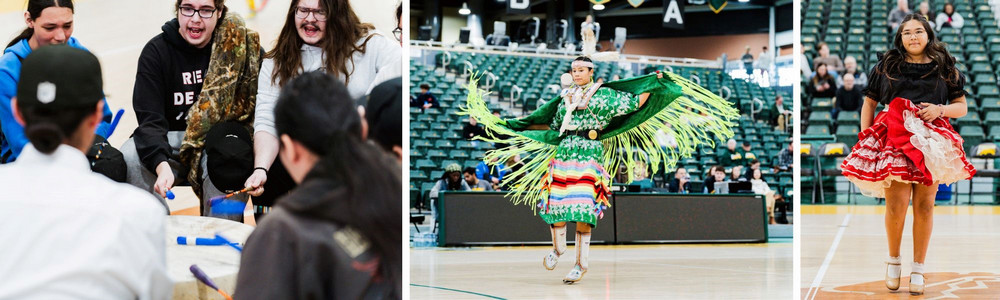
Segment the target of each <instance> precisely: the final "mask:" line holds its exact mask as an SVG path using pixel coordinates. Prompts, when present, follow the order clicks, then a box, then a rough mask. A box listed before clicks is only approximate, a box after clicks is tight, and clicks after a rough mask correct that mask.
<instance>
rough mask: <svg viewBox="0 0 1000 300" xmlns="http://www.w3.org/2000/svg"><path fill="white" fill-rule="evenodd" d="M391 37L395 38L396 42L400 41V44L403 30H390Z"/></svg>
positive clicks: (397, 28)
mask: <svg viewBox="0 0 1000 300" xmlns="http://www.w3.org/2000/svg"><path fill="white" fill-rule="evenodd" d="M392 35H394V36H396V40H397V41H400V42H402V41H403V29H402V28H399V27H396V29H393V30H392Z"/></svg>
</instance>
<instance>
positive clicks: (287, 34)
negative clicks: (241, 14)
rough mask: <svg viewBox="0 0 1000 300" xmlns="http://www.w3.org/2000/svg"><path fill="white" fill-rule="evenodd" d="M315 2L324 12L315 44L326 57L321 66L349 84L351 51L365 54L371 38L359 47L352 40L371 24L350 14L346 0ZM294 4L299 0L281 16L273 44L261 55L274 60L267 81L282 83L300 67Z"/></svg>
mask: <svg viewBox="0 0 1000 300" xmlns="http://www.w3.org/2000/svg"><path fill="white" fill-rule="evenodd" d="M319 3H320V5H319V6H320V9H322V10H323V11H325V12H326V28H323V39H321V40H320V42H319V45H318V46H319V47H320V48H322V49H323V54H324V56H325V57H326V61H325V62H324V63H323V65H324V68H323V69H324V70H325V71H326V72H328V73H330V74H333V75H339V74H343V75H344V83H345V84H346V83H349V82H351V74H350V73H348V71H347V63H348V62H349V61H350V60H351V57H352V56H353V55H354V52H361V53H365V51H366V49H367V48H368V40H370V39H371V37H368V39H365V41H364V42H363V43H361V45H360V46H359V45H356V43H357V42H358V40H359V39H361V37H363V36H366V35H368V32H369V31H371V30H374V29H375V26H373V25H372V24H369V23H361V19H359V18H358V15H356V14H354V10H353V9H351V3H350V2H348V0H320V2H319ZM298 5H299V0H294V1H292V4H291V6H289V8H288V16H287V17H285V26H284V27H282V28H281V32H280V33H278V41H277V44H276V45H275V46H274V49H272V50H271V51H270V52H268V53H267V54H266V55H264V58H270V59H273V60H274V71H273V72H272V73H271V83H272V84H277V85H279V86H284V85H285V83H286V82H288V81H289V80H290V79H291V78H292V77H295V75H296V74H298V73H299V70H300V69H301V68H302V43H303V42H302V39H300V38H299V33H298V29H297V28H296V27H295V10H296V9H297V8H298ZM352 72H353V71H352Z"/></svg>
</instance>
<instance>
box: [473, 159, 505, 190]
mask: <svg viewBox="0 0 1000 300" xmlns="http://www.w3.org/2000/svg"><path fill="white" fill-rule="evenodd" d="M491 163H492V162H491ZM507 173H509V170H508V169H507V165H505V164H503V163H500V164H497V165H493V166H491V165H490V164H488V163H486V162H485V161H480V162H479V164H478V165H476V177H478V178H479V179H482V180H486V181H487V182H489V183H490V184H491V185H493V189H494V190H497V189H499V188H498V187H499V186H500V181H502V180H503V176H504V175H507Z"/></svg>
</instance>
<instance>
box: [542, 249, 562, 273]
mask: <svg viewBox="0 0 1000 300" xmlns="http://www.w3.org/2000/svg"><path fill="white" fill-rule="evenodd" d="M559 256H560V255H559V253H557V252H556V250H555V249H552V252H549V254H548V255H546V256H545V258H543V259H542V265H543V266H545V269H546V270H549V271H552V270H554V269H555V268H556V263H558V262H559Z"/></svg>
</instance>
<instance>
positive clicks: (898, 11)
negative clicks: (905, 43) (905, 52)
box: [888, 0, 910, 42]
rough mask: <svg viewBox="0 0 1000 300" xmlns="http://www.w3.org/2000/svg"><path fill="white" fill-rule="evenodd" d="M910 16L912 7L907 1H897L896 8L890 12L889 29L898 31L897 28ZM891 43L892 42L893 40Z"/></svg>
mask: <svg viewBox="0 0 1000 300" xmlns="http://www.w3.org/2000/svg"><path fill="white" fill-rule="evenodd" d="M908 14H910V6H909V5H908V4H907V3H906V0H896V8H893V9H892V11H890V12H889V18H888V21H889V29H891V30H892V31H896V28H898V27H899V22H901V21H902V20H903V18H904V17H906V15H908ZM889 41H890V42H891V41H892V40H889Z"/></svg>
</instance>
